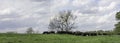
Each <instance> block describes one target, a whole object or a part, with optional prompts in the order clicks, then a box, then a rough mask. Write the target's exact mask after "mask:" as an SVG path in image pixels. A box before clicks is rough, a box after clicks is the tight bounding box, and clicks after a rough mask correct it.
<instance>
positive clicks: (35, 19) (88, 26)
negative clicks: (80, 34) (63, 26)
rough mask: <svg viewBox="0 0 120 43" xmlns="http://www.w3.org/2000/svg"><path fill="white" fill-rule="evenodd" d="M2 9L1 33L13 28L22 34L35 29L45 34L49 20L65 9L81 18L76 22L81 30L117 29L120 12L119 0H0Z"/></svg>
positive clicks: (0, 17) (0, 8)
mask: <svg viewBox="0 0 120 43" xmlns="http://www.w3.org/2000/svg"><path fill="white" fill-rule="evenodd" d="M0 6H1V7H0V24H4V25H0V27H1V30H2V29H4V30H5V29H8V28H10V29H9V30H14V29H17V31H19V30H20V31H19V32H21V31H23V30H25V29H24V28H25V27H26V28H27V27H33V28H35V30H40V31H44V30H47V25H48V23H49V20H50V18H51V17H52V16H53V15H56V14H57V13H58V12H59V11H63V10H73V12H74V14H75V15H77V16H78V19H77V20H76V21H77V23H78V24H77V25H78V26H79V29H80V30H99V29H105V30H109V29H113V28H114V24H115V17H114V16H115V13H116V12H117V11H119V10H120V1H119V0H4V1H3V0H0ZM11 24H12V25H11ZM9 25H10V26H9ZM6 26H7V27H6ZM15 26H16V27H15ZM12 28H14V29H12ZM79 29H78V30H79ZM6 31H8V30H6Z"/></svg>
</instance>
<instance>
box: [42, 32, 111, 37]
mask: <svg viewBox="0 0 120 43" xmlns="http://www.w3.org/2000/svg"><path fill="white" fill-rule="evenodd" d="M43 34H70V35H77V36H97V35H112V34H110V33H107V32H80V31H76V32H72V31H57V32H55V31H44V32H43Z"/></svg>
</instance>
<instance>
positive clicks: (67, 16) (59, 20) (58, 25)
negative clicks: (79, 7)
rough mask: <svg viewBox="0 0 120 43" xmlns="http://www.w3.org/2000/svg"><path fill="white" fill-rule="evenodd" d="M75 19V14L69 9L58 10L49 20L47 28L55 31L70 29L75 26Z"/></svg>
mask: <svg viewBox="0 0 120 43" xmlns="http://www.w3.org/2000/svg"><path fill="white" fill-rule="evenodd" d="M75 19H76V16H75V15H73V14H72V13H71V11H64V12H60V13H59V15H58V16H55V17H54V18H53V19H52V20H51V21H50V23H49V27H48V28H49V29H51V30H55V31H70V30H72V29H75V27H76V26H75V22H74V21H75Z"/></svg>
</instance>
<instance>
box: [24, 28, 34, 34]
mask: <svg viewBox="0 0 120 43" xmlns="http://www.w3.org/2000/svg"><path fill="white" fill-rule="evenodd" d="M33 32H34V30H33V29H32V27H29V28H28V29H27V31H26V33H27V34H32V33H33Z"/></svg>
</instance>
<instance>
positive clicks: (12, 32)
mask: <svg viewBox="0 0 120 43" xmlns="http://www.w3.org/2000/svg"><path fill="white" fill-rule="evenodd" d="M6 33H7V34H17V32H14V31H9V32H6Z"/></svg>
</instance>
